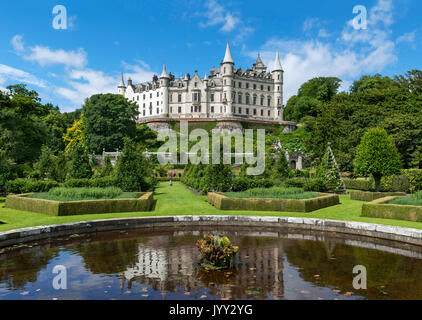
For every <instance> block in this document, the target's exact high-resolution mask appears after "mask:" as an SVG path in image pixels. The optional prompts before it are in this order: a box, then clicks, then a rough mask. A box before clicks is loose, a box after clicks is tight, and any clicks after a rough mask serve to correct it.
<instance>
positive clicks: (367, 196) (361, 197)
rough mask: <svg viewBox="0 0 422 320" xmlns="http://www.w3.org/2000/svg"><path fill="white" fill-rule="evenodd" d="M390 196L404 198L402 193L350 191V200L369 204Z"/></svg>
mask: <svg viewBox="0 0 422 320" xmlns="http://www.w3.org/2000/svg"><path fill="white" fill-rule="evenodd" d="M391 196H397V197H401V196H406V193H404V192H365V191H359V190H352V191H350V199H352V200H358V201H365V202H371V201H374V200H377V199H381V198H385V197H391Z"/></svg>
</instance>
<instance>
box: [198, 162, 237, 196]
mask: <svg viewBox="0 0 422 320" xmlns="http://www.w3.org/2000/svg"><path fill="white" fill-rule="evenodd" d="M204 179H205V182H206V183H207V185H208V191H212V192H226V191H229V190H230V188H231V186H232V170H231V165H229V164H223V157H222V156H221V157H220V163H219V164H209V165H208V166H207V167H206V169H205V177H204Z"/></svg>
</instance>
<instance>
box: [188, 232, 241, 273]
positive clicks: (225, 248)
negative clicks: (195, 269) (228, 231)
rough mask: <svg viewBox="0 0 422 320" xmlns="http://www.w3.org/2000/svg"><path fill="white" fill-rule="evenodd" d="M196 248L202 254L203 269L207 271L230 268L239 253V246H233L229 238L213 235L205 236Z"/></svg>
mask: <svg viewBox="0 0 422 320" xmlns="http://www.w3.org/2000/svg"><path fill="white" fill-rule="evenodd" d="M196 246H197V247H198V249H199V253H200V255H199V257H200V259H201V267H202V268H204V269H205V270H207V271H209V270H222V269H227V268H230V265H231V261H232V259H233V257H234V256H235V255H236V253H237V252H238V251H239V248H238V247H237V246H233V245H232V243H231V241H230V239H229V238H227V237H221V238H220V237H216V236H213V235H204V238H203V239H202V240H198V242H197V243H196Z"/></svg>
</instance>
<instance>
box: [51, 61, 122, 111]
mask: <svg viewBox="0 0 422 320" xmlns="http://www.w3.org/2000/svg"><path fill="white" fill-rule="evenodd" d="M118 79H119V78H118V77H117V76H116V77H113V76H109V75H106V74H105V73H104V72H102V71H96V70H91V69H85V70H72V71H71V72H70V73H69V74H68V80H67V84H68V85H69V87H59V88H57V89H56V90H55V91H56V93H57V94H59V95H61V96H63V97H65V98H66V99H68V100H70V101H71V102H72V103H74V104H75V105H82V104H83V103H84V101H85V99H86V98H89V97H90V96H92V95H94V94H98V93H115V92H116V91H117V84H118Z"/></svg>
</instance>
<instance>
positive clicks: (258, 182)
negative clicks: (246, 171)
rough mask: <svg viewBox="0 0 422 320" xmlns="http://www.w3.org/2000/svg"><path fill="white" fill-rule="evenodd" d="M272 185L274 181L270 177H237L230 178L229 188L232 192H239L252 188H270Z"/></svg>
mask: <svg viewBox="0 0 422 320" xmlns="http://www.w3.org/2000/svg"><path fill="white" fill-rule="evenodd" d="M273 186H274V182H273V181H272V180H270V179H259V178H252V177H238V178H234V179H233V180H232V187H231V190H232V191H234V192H239V191H245V190H248V189H253V188H271V187H273Z"/></svg>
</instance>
